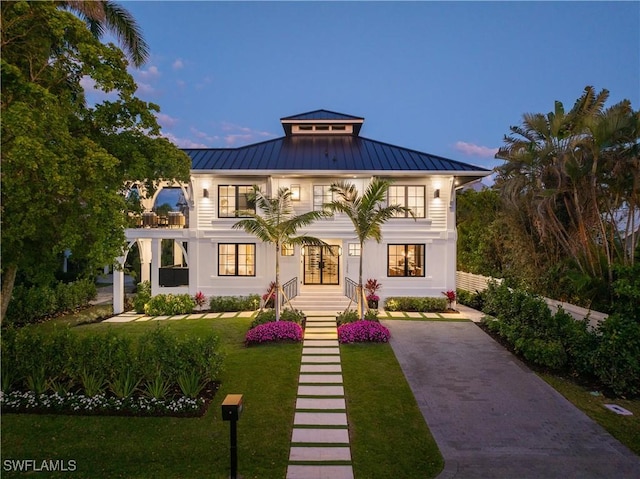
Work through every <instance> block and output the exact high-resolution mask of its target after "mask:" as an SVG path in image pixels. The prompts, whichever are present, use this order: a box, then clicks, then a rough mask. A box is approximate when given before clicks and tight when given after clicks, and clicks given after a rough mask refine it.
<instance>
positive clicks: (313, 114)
mask: <svg viewBox="0 0 640 479" xmlns="http://www.w3.org/2000/svg"><path fill="white" fill-rule="evenodd" d="M280 122H281V123H282V128H284V132H285V134H286V135H287V136H290V135H356V136H357V135H358V134H359V133H360V128H362V124H363V123H364V118H361V117H357V116H352V115H345V114H344V113H336V112H334V111H328V110H315V111H310V112H307V113H301V114H299V115H293V116H287V117H284V118H280Z"/></svg>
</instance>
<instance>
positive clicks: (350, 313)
mask: <svg viewBox="0 0 640 479" xmlns="http://www.w3.org/2000/svg"><path fill="white" fill-rule="evenodd" d="M359 319H360V318H359V317H358V312H357V311H354V310H353V309H350V310H347V311H343V312H342V313H338V316H337V317H336V323H337V324H338V326H341V325H343V324H347V323H353V322H354V321H358V320H359Z"/></svg>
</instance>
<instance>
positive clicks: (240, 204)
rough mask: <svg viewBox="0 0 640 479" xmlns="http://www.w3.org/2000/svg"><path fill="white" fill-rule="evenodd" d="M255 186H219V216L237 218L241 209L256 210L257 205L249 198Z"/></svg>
mask: <svg viewBox="0 0 640 479" xmlns="http://www.w3.org/2000/svg"><path fill="white" fill-rule="evenodd" d="M252 192H253V186H247V185H242V186H237V185H230V186H222V185H220V186H218V218H235V217H236V216H240V215H239V214H238V213H237V212H238V211H240V210H248V211H253V212H254V213H255V211H256V205H255V203H253V202H252V201H250V200H249V197H250V195H251V193H252Z"/></svg>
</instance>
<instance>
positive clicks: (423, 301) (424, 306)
mask: <svg viewBox="0 0 640 479" xmlns="http://www.w3.org/2000/svg"><path fill="white" fill-rule="evenodd" d="M384 309H385V310H387V311H416V312H420V313H437V312H443V311H446V310H447V299H446V298H431V297H414V296H390V297H388V298H387V299H385V300H384Z"/></svg>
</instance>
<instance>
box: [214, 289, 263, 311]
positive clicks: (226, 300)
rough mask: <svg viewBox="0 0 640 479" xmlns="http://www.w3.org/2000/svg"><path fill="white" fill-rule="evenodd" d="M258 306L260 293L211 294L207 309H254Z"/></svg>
mask: <svg viewBox="0 0 640 479" xmlns="http://www.w3.org/2000/svg"><path fill="white" fill-rule="evenodd" d="M259 306H260V295H258V294H250V295H249V296H212V297H211V298H210V299H209V309H211V311H213V312H214V313H226V312H234V311H255V310H256V309H258V307H259Z"/></svg>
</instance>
